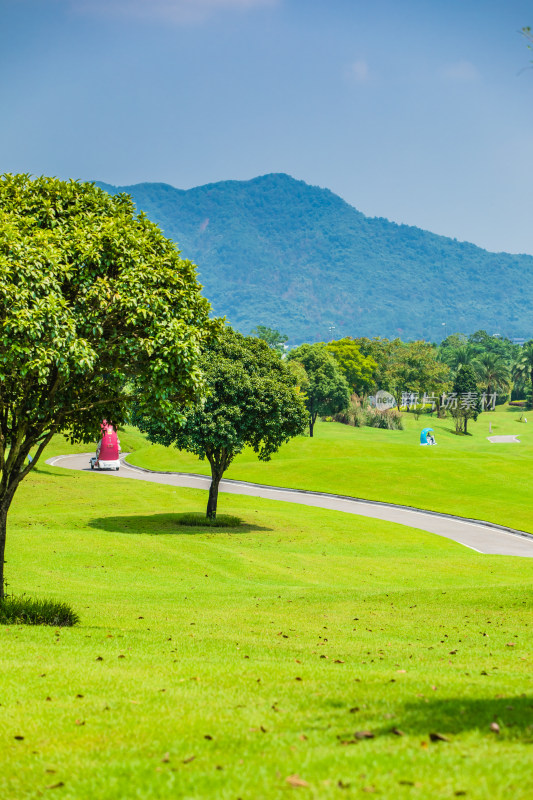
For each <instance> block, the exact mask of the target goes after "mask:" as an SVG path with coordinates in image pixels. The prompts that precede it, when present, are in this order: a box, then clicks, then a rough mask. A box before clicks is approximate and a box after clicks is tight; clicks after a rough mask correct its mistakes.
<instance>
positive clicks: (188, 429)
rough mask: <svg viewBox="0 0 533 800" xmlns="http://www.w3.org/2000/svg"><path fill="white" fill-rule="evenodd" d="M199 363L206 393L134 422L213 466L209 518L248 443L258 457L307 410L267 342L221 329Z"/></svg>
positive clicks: (300, 422) (300, 426)
mask: <svg viewBox="0 0 533 800" xmlns="http://www.w3.org/2000/svg"><path fill="white" fill-rule="evenodd" d="M201 367H202V370H203V373H204V378H205V381H206V386H207V397H206V399H205V400H204V401H202V402H200V403H199V404H196V405H189V406H183V407H181V408H180V409H179V411H180V418H181V422H179V421H178V422H176V415H175V413H174V411H175V410H173V413H172V414H169V415H168V416H166V415H153V414H149V413H146V412H145V413H143V412H142V411H141V410H137V411H136V413H135V415H134V423H135V424H137V425H138V426H139V428H140V429H141V431H143V432H145V433H146V434H147V435H148V438H149V439H150V441H152V442H157V443H159V444H163V445H165V446H166V447H169V446H170V445H175V446H176V447H177V448H179V449H181V450H188V451H189V452H191V453H195V454H196V455H197V456H199V457H200V458H202V459H203V458H207V460H208V461H209V464H210V466H211V474H212V482H211V489H210V492H209V501H208V504H207V516H208V517H215V516H216V507H217V497H218V484H219V482H220V479H221V478H222V475H223V474H224V472H225V471H226V469H227V468H228V467H229V465H230V464H231V462H232V461H233V459H234V458H235V456H236V455H237V453H240V452H241V451H242V449H243V448H244V447H245V446H246V445H248V446H250V447H251V448H252V449H253V450H254V452H256V453H257V455H258V457H259V459H260V460H262V461H268V460H269V459H270V457H271V456H272V454H273V453H275V452H276V450H278V449H279V447H280V446H281V445H282V444H283V443H284V442H286V441H288V440H289V439H290V438H291V437H292V436H296V435H297V434H299V433H302V432H303V431H304V430H305V424H306V412H305V407H304V404H303V399H302V396H301V395H300V394H299V392H298V390H297V388H296V380H295V378H294V376H293V374H292V373H291V371H290V370H289V369H288V367H287V365H286V363H285V362H284V361H283V360H282V359H281V358H280V357H279V354H278V353H277V352H275V351H274V350H272V349H271V348H270V347H269V346H268V345H267V344H266V342H264V341H262V340H261V339H257V338H255V337H252V336H242V335H241V334H240V333H236V332H235V331H233V330H232V329H231V328H229V327H227V328H225V329H224V330H223V331H222V332H221V333H220V336H219V338H217V339H216V340H213V341H211V342H210V343H209V345H208V346H207V347H206V348H205V350H204V352H203V355H202V359H201Z"/></svg>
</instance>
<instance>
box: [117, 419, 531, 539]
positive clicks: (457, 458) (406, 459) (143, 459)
mask: <svg viewBox="0 0 533 800" xmlns="http://www.w3.org/2000/svg"><path fill="white" fill-rule="evenodd" d="M521 413H522V412H520V411H516V410H514V409H509V410H504V411H496V412H490V413H485V414H481V415H480V416H479V418H478V421H477V422H469V429H470V430H471V431H472V436H466V437H464V436H456V435H455V433H454V430H453V420H449V419H446V420H439V419H436V418H432V417H428V416H426V415H424V416H421V417H420V419H419V420H418V421H417V420H415V419H414V417H413V415H412V414H404V422H405V430H403V431H385V430H376V429H374V428H351V427H348V426H347V425H341V424H339V423H334V422H330V423H319V424H317V426H316V429H315V430H316V434H315V436H314V437H313V438H312V439H310V438H309V437H298V438H296V439H293V440H292V441H291V442H289V443H288V444H286V445H284V446H283V447H282V448H281V450H280V451H279V453H277V454H276V455H275V456H273V458H272V460H271V461H269V462H267V463H262V462H260V461H258V460H257V458H256V457H255V456H254V454H253V453H252V452H251V451H250V450H247V451H245V452H244V453H243V454H241V455H240V456H238V457H237V458H236V460H235V462H234V464H233V465H232V466H231V467H230V469H229V470H228V472H227V473H226V477H228V478H238V479H243V480H249V481H255V482H257V483H268V484H272V485H276V486H288V487H291V488H299V489H314V490H318V491H325V492H335V493H339V494H346V495H351V496H355V497H364V498H367V499H370V500H384V501H387V502H392V503H400V504H403V505H412V506H417V507H418V508H427V509H431V510H433V511H444V512H447V513H451V514H458V515H459V516H464V517H475V518H477V519H485V520H489V521H491V522H497V523H499V524H501V525H507V526H510V527H514V528H518V529H520V530H525V531H531V532H533V514H532V513H531V505H532V498H533V470H532V469H531V465H532V463H533V412H531V415H530V416H531V419H530V422H528V423H527V424H526V423H520V422H518V419H519V418H520V415H521ZM526 416H527V413H526ZM489 423H491V425H492V432H493V433H494V434H507V433H512V434H518V435H519V436H520V439H521V443H520V444H492V443H491V442H489V441H488V440H487V436H488V435H489ZM426 426H431V427H433V428H434V429H435V436H436V440H437V443H438V444H437V446H436V447H420V445H419V440H420V430H421V429H422V428H423V427H426ZM128 460H129V461H130V462H131V463H132V464H137V465H139V466H144V467H148V468H149V469H163V470H178V471H180V470H181V471H191V472H202V473H205V474H209V464H208V463H207V462H206V461H199V460H198V459H197V458H196V457H195V456H192V455H190V454H188V453H184V452H179V451H178V450H176V449H175V448H169V449H166V448H164V447H161V446H159V445H147V446H145V447H144V448H141V449H139V450H137V452H135V453H134V454H133V455H132V456H130V457H129V459H128Z"/></svg>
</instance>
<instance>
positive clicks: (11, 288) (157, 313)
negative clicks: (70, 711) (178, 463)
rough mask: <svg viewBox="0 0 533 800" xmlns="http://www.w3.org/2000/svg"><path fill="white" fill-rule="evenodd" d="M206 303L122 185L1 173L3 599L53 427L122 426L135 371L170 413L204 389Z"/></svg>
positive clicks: (141, 390)
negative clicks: (26, 486)
mask: <svg viewBox="0 0 533 800" xmlns="http://www.w3.org/2000/svg"><path fill="white" fill-rule="evenodd" d="M208 315H209V304H208V302H207V300H205V299H204V298H203V297H202V296H201V294H200V286H199V285H198V283H197V281H196V268H195V266H194V265H193V264H191V263H190V262H189V261H184V260H183V259H181V258H180V255H179V251H178V250H177V249H176V247H175V245H174V244H173V242H171V241H170V240H169V239H166V238H165V237H164V236H163V235H162V233H161V231H160V230H159V229H158V228H157V226H156V225H154V224H153V223H151V222H150V221H149V220H148V219H147V218H146V216H144V214H136V212H135V209H134V206H133V202H132V200H131V199H130V198H129V197H128V196H127V195H118V196H116V197H111V196H110V195H108V194H106V193H105V192H103V191H102V190H100V189H98V188H96V187H95V186H94V185H93V184H89V183H77V182H74V181H71V182H65V181H60V180H56V179H53V178H38V179H36V180H32V179H31V178H30V177H29V176H28V175H14V176H12V175H3V176H0V598H2V597H3V588H4V580H3V569H4V552H5V544H6V519H7V513H8V509H9V506H10V504H11V501H12V499H13V496H14V494H15V491H16V489H17V487H18V486H19V484H20V482H21V480H23V478H24V477H25V476H26V475H27V474H28V473H29V471H30V470H31V469H32V468H33V467H34V466H35V465H36V464H37V462H38V460H39V457H40V455H41V454H42V452H43V450H44V448H45V447H46V445H47V444H48V442H49V441H50V439H51V437H52V436H53V435H54V434H55V433H59V432H64V433H66V434H67V435H68V436H69V437H70V438H71V440H72V441H87V442H88V441H92V440H94V436H95V433H96V432H97V431H98V423H99V421H100V420H101V419H102V416H106V417H107V418H108V419H112V420H113V421H114V422H115V423H116V424H117V423H118V424H120V423H121V422H123V421H124V420H125V419H126V417H127V414H128V413H129V408H130V406H131V402H132V400H133V399H134V397H133V392H132V391H131V389H129V388H128V387H131V386H132V385H133V383H134V382H135V385H136V395H135V396H136V397H137V398H139V397H140V398H141V404H142V405H143V406H146V407H149V408H151V409H161V410H163V409H164V410H165V411H166V413H168V414H169V415H170V416H172V414H173V409H175V408H176V407H177V405H178V404H179V403H183V402H186V401H187V400H190V399H193V398H196V397H197V396H198V393H199V392H201V390H202V388H203V382H202V375H201V371H200V369H199V366H198V360H199V355H200V350H201V347H202V345H203V343H204V342H205V341H206V339H207V338H209V336H210V335H211V333H212V332H213V331H214V330H215V329H216V328H217V327H218V323H215V322H213V321H210V320H209V316H208ZM30 454H31V456H32V460H31V461H30V460H29V459H28V456H30Z"/></svg>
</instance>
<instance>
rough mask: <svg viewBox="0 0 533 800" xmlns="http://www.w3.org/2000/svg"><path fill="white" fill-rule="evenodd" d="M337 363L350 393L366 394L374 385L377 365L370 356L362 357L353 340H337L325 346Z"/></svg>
mask: <svg viewBox="0 0 533 800" xmlns="http://www.w3.org/2000/svg"><path fill="white" fill-rule="evenodd" d="M326 347H327V350H328V352H329V353H331V354H332V356H333V357H334V358H335V360H336V361H337V363H338V365H339V367H340V369H341V372H342V374H343V375H344V377H345V378H346V380H347V382H348V385H349V386H350V388H351V389H352V391H354V392H356V393H357V394H359V395H362V394H367V393H368V392H369V391H370V389H371V388H372V386H373V385H374V376H375V374H376V371H377V368H378V365H377V362H376V361H374V359H373V358H372V356H366V357H365V356H364V355H363V354H362V353H361V350H360V349H359V346H358V345H357V344H356V343H355V342H354V340H353V339H350V338H345V339H338V340H336V341H334V342H329V344H328V345H326Z"/></svg>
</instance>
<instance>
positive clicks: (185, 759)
mask: <svg viewBox="0 0 533 800" xmlns="http://www.w3.org/2000/svg"><path fill="white" fill-rule="evenodd" d="M195 758H196V756H188V758H184V759H183V761H182V762H181V763H182V764H190V763H191V761H194V759H195Z"/></svg>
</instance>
